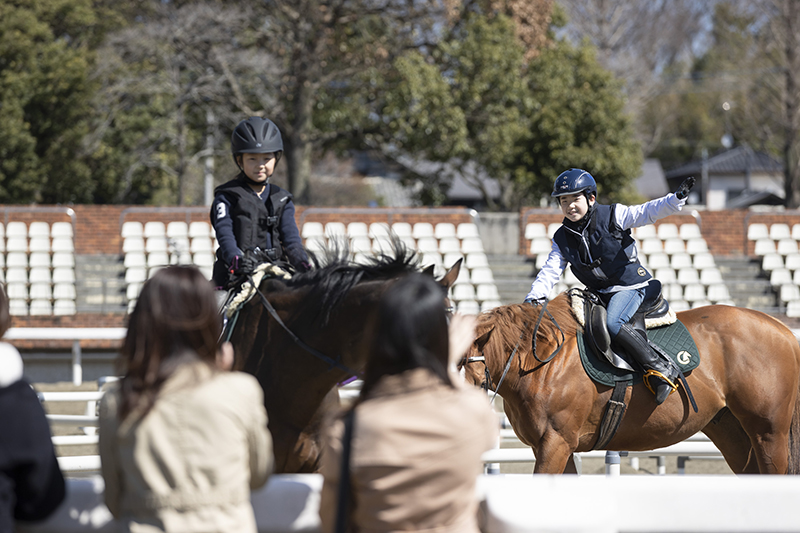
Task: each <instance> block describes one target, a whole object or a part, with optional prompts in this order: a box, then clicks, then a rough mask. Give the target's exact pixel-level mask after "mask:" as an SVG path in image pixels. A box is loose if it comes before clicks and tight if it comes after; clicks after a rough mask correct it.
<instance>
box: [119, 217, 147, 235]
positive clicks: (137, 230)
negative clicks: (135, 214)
mask: <svg viewBox="0 0 800 533" xmlns="http://www.w3.org/2000/svg"><path fill="white" fill-rule="evenodd" d="M120 234H121V236H122V238H123V239H127V238H129V237H143V236H144V229H143V227H142V223H141V222H137V221H133V220H131V221H128V222H123V224H122V230H120Z"/></svg>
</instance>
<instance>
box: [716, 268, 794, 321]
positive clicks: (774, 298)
mask: <svg viewBox="0 0 800 533" xmlns="http://www.w3.org/2000/svg"><path fill="white" fill-rule="evenodd" d="M714 260H715V262H716V263H717V266H718V267H719V269H720V272H721V273H722V279H723V280H724V281H725V285H726V286H727V287H728V292H730V294H731V298H732V299H733V301H734V303H735V304H736V305H737V306H739V307H748V308H750V309H758V310H760V311H764V312H766V313H770V314H774V313H776V312H779V311H780V309H781V306H780V301H779V299H778V294H777V292H776V291H775V290H774V289H773V287H772V286H771V285H770V283H769V278H768V276H767V275H766V273H765V272H764V271H762V270H761V261H760V260H758V259H754V258H751V257H746V256H739V257H715V258H714Z"/></svg>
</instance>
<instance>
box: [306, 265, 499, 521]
mask: <svg viewBox="0 0 800 533" xmlns="http://www.w3.org/2000/svg"><path fill="white" fill-rule="evenodd" d="M444 298H445V295H444V294H443V292H442V288H441V287H440V286H439V285H438V284H436V283H435V282H434V281H433V280H432V279H431V278H430V277H427V276H424V275H417V274H414V275H411V276H407V277H405V278H403V279H401V280H400V281H398V282H397V283H396V284H395V285H393V286H392V288H390V289H389V290H388V291H387V293H386V294H385V295H384V297H383V298H382V300H381V303H380V305H379V309H378V313H377V315H376V317H375V322H374V325H373V326H372V328H371V333H370V338H371V341H370V343H369V345H368V346H369V347H370V354H369V359H368V361H367V367H366V371H365V376H364V385H363V387H362V389H361V395H360V396H359V399H358V400H357V401H356V402H355V405H354V406H353V407H352V408H351V409H350V410H349V411H347V412H346V413H345V414H344V416H343V417H342V418H340V419H338V420H336V421H335V422H334V423H333V424H332V426H331V428H330V431H329V436H328V442H327V445H326V447H325V449H324V451H323V456H322V473H323V476H324V484H323V489H322V501H321V510H320V515H321V519H322V526H323V531H334V530H337V529H338V530H342V529H343V525H344V523H345V522H346V523H347V525H346V526H345V527H344V528H345V529H347V530H349V531H359V530H365V531H399V530H436V531H437V532H449V531H453V532H455V531H459V532H477V531H478V525H477V500H476V498H475V483H476V479H477V476H478V475H479V474H480V473H481V472H482V468H483V463H482V462H481V454H482V453H483V452H484V451H486V450H488V449H490V448H492V447H493V446H494V444H495V443H496V439H497V433H498V421H497V417H496V415H495V414H494V413H493V411H492V409H491V407H490V405H489V402H488V400H487V398H486V395H484V394H482V393H481V392H480V391H478V390H477V389H471V388H463V387H462V386H460V385H458V384H456V383H454V381H453V380H452V378H451V376H452V373H451V372H450V371H449V368H450V364H449V363H450V361H451V360H452V356H455V357H460V356H461V353H454V354H452V355H451V352H454V350H452V349H451V343H452V344H456V345H458V346H459V349H458V350H455V351H456V352H458V351H460V352H462V353H463V351H464V349H466V347H467V346H468V345H469V342H471V340H472V332H473V329H472V327H469V328H467V332H466V334H465V335H463V329H464V328H463V325H464V321H463V319H462V317H458V316H457V317H454V320H453V321H452V327H454V328H457V329H460V330H462V336H461V338H458V339H456V338H453V339H451V338H450V335H449V333H448V321H447V314H446V310H445V303H444ZM451 330H452V328H451ZM464 338H466V339H467V342H466V343H465V342H464ZM462 348H463V349H462ZM346 425H349V426H351V428H352V429H351V430H350V431H349V432H346V431H345V426H346ZM346 433H350V438H349V439H348V438H347V437H346V436H345V435H346ZM348 440H349V452H347V451H346V450H347V449H348ZM343 456H344V457H347V456H349V459H347V463H349V464H346V466H345V468H343V466H342V465H343V459H342V458H343ZM343 473H344V475H342V474H343ZM337 507H338V509H339V510H338V511H337ZM337 516H338V518H337ZM337 519H338V520H341V521H342V522H341V523H340V524H339V525H338V527H337Z"/></svg>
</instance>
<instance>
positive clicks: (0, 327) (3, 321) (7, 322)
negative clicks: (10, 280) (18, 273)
mask: <svg viewBox="0 0 800 533" xmlns="http://www.w3.org/2000/svg"><path fill="white" fill-rule="evenodd" d="M10 327H11V311H10V310H9V308H8V295H7V294H6V284H5V283H0V337H2V336H3V335H5V334H6V331H8V328H10Z"/></svg>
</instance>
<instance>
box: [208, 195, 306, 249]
mask: <svg viewBox="0 0 800 533" xmlns="http://www.w3.org/2000/svg"><path fill="white" fill-rule="evenodd" d="M268 187H269V198H268V200H267V201H266V202H264V200H262V199H261V198H259V197H258V195H257V194H254V193H253V192H252V190H250V189H249V187H248V186H247V184H246V183H244V182H243V181H241V180H240V179H234V180H231V181H229V182H228V183H225V184H223V185H220V186H219V187H217V189H216V191H215V192H216V193H222V194H224V195H225V197H226V198H227V199H228V201H229V202H230V204H231V218H232V219H233V235H234V236H235V237H236V244H238V245H239V248H241V250H242V251H243V252H244V251H246V250H255V249H256V248H259V249H260V250H261V251H262V252H264V253H266V255H267V256H268V257H269V258H270V260H272V261H277V260H279V259H281V257H282V255H283V252H282V247H281V240H280V231H279V230H280V222H281V216H282V215H283V209H284V207H286V203H287V202H288V200H289V199H290V198H291V197H292V195H291V194H290V193H289V191H286V190H284V189H282V188H280V187H278V186H277V185H272V184H269V185H268Z"/></svg>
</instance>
